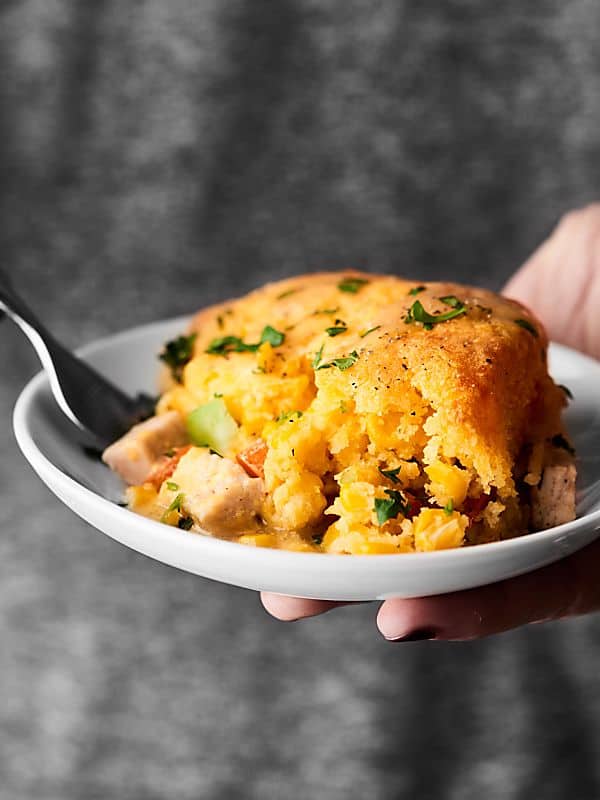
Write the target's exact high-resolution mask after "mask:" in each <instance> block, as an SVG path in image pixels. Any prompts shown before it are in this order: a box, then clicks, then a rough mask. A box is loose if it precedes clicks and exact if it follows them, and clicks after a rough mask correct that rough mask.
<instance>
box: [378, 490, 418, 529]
mask: <svg viewBox="0 0 600 800" xmlns="http://www.w3.org/2000/svg"><path fill="white" fill-rule="evenodd" d="M385 493H386V494H387V498H385V497H376V498H375V505H374V506H373V511H374V512H375V513H376V514H377V522H378V523H379V525H383V523H384V522H387V521H388V519H394V518H395V517H397V516H398V514H400V513H402V514H404V516H407V514H408V513H409V511H410V508H409V506H408V504H407V503H406V501H405V499H404V497H403V496H402V494H401V493H400V492H398V491H396V490H395V489H385Z"/></svg>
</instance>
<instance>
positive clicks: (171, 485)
mask: <svg viewBox="0 0 600 800" xmlns="http://www.w3.org/2000/svg"><path fill="white" fill-rule="evenodd" d="M167 489H169V491H171V492H176V491H177V489H179V484H178V483H175V481H167Z"/></svg>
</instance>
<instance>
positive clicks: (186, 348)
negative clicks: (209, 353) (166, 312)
mask: <svg viewBox="0 0 600 800" xmlns="http://www.w3.org/2000/svg"><path fill="white" fill-rule="evenodd" d="M197 335H198V334H196V333H191V334H190V335H189V336H178V337H177V338H176V339H171V341H170V342H167V343H166V344H165V346H164V348H163V350H162V352H161V353H160V354H159V356H158V357H159V358H160V360H161V361H164V362H165V364H166V365H167V366H168V367H169V369H170V370H171V375H172V376H173V377H174V378H175V380H176V381H177V382H178V383H181V378H182V374H183V368H184V367H185V365H186V364H187V363H188V361H189V360H190V359H191V357H192V356H193V354H194V342H195V341H196V336H197Z"/></svg>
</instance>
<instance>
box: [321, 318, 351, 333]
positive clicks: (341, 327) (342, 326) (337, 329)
mask: <svg viewBox="0 0 600 800" xmlns="http://www.w3.org/2000/svg"><path fill="white" fill-rule="evenodd" d="M347 330H348V326H347V325H346V323H345V322H344V321H343V320H341V319H336V321H335V325H333V326H332V327H331V328H325V333H326V334H328V335H329V336H339V335H340V333H346V331H347Z"/></svg>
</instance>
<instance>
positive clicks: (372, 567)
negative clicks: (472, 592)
mask: <svg viewBox="0 0 600 800" xmlns="http://www.w3.org/2000/svg"><path fill="white" fill-rule="evenodd" d="M186 322H187V320H186V319H185V318H180V319H175V320H169V321H165V322H157V323H154V324H152V325H147V326H144V327H141V328H136V329H134V330H131V331H126V332H125V333H121V334H119V335H117V336H112V337H110V338H107V339H103V340H101V341H99V342H96V343H95V344H92V345H90V346H88V347H86V348H84V349H83V350H82V351H81V352H82V355H84V356H85V357H86V359H87V360H88V361H89V362H90V363H91V364H93V365H94V366H95V367H96V368H97V369H98V370H100V371H101V372H103V373H104V374H105V375H107V376H108V377H109V378H110V379H111V380H113V381H114V382H115V383H116V384H118V385H119V386H122V387H123V388H124V389H125V390H128V391H130V392H131V393H135V392H137V391H146V392H153V391H155V384H154V381H155V376H156V373H157V368H158V363H157V360H156V353H157V352H158V351H159V350H160V348H161V346H162V344H163V343H164V342H165V341H166V340H168V339H171V338H173V336H175V335H178V334H179V333H180V332H181V331H182V330H183V329H184V327H185V325H186ZM551 370H552V373H553V375H554V377H555V378H556V380H557V381H558V382H559V383H564V384H566V385H567V386H569V388H570V389H571V390H572V392H573V394H574V397H575V399H574V401H573V402H572V403H571V406H570V408H569V410H568V412H567V423H568V427H569V430H570V432H571V434H572V437H573V439H574V442H575V446H576V447H577V452H578V456H579V463H578V468H579V479H578V486H579V501H578V515H579V516H578V519H577V520H576V521H575V522H572V523H569V524H567V525H561V526H560V527H557V528H553V529H552V530H549V531H545V532H543V533H533V534H529V535H528V536H523V537H520V538H518V539H512V540H509V541H505V542H498V543H494V544H483V545H477V546H475V547H468V548H464V549H457V550H443V551H438V552H433V553H415V554H405V555H381V556H339V555H327V554H321V553H294V552H286V551H283V550H269V549H265V548H254V547H248V546H247V545H240V544H235V543H232V542H227V541H222V540H220V539H212V538H210V537H206V536H201V535H197V534H193V533H188V532H186V531H182V530H179V529H178V528H172V527H168V526H166V525H162V524H160V523H159V522H154V521H152V520H149V519H146V518H144V517H141V516H139V515H138V514H134V513H133V512H131V511H128V510H127V509H125V508H121V507H120V506H119V505H117V502H118V500H119V499H120V498H121V495H122V491H123V487H122V485H121V483H120V481H119V480H118V479H117V478H116V477H115V476H114V475H113V474H112V473H111V472H110V471H109V470H108V469H107V468H106V467H104V466H103V465H102V464H101V463H99V462H98V461H96V460H93V459H90V458H89V457H88V456H86V455H85V453H84V452H83V450H82V448H81V446H80V444H79V443H78V440H77V434H76V432H75V430H74V428H73V427H72V426H71V423H69V422H68V420H67V419H66V418H65V417H64V416H63V414H62V413H61V412H60V411H59V410H58V408H57V406H56V405H55V403H54V400H53V398H52V396H51V394H50V389H49V385H48V381H47V379H46V377H45V375H44V374H43V373H40V374H39V375H37V376H36V377H35V378H33V379H32V380H31V381H30V383H29V384H28V385H27V386H26V387H25V389H24V390H23V392H22V393H21V396H20V397H19V399H18V401H17V404H16V406H15V412H14V428H15V433H16V437H17V441H18V443H19V446H20V448H21V450H22V451H23V453H24V455H25V457H26V458H27V460H28V461H29V463H30V464H31V465H32V467H33V468H34V470H35V471H36V472H37V474H38V475H39V476H40V478H41V479H42V480H43V481H44V483H46V484H47V485H48V486H49V487H50V489H51V490H52V491H53V492H54V493H55V494H56V495H57V496H58V497H59V498H60V499H61V500H62V501H63V502H64V503H65V504H66V505H67V506H69V508H71V509H72V510H73V511H75V513H76V514H79V516H80V517H83V519H85V520H87V521H88V522H89V523H90V524H91V525H93V526H94V527H96V528H98V529H99V530H101V531H103V532H104V533H107V534H108V535H109V536H112V538H113V539H116V540H117V541H119V542H121V543H122V544H125V545H127V546H128V547H131V548H133V549H134V550H137V551H139V552H140V553H144V554H145V555H147V556H150V557H151V558H155V559H157V560H158V561H162V562H164V563H165V564H170V565H171V566H174V567H179V568H180V569H183V570H187V571H188V572H193V573H196V574H197V575H203V576H205V577H207V578H213V579H214V580H218V581H224V582H226V583H231V584H234V585H235V586H243V587H247V588H250V589H264V590H268V591H271V592H278V593H281V594H290V595H295V596H298V597H313V598H324V599H331V600H373V599H383V598H386V597H415V596H423V595H430V594H438V593H441V592H450V591H455V590H458V589H466V588H470V587H473V586H480V585H482V584H486V583H491V582H493V581H498V580H501V579H503V578H508V577H511V576H514V575H519V574H521V573H524V572H528V571H530V570H532V569H535V568H537V567H541V566H543V565H544V564H549V563H551V562H552V561H556V560H558V559H559V558H562V557H563V556H565V555H567V554H569V553H572V552H574V551H575V550H578V549H579V548H581V547H583V546H584V545H586V544H588V543H589V542H591V541H592V540H593V539H595V538H596V537H597V536H598V535H600V364H599V363H597V362H595V361H593V360H592V359H589V358H587V357H585V356H583V355H581V354H579V353H576V352H574V351H572V350H568V349H567V348H564V347H560V346H558V345H553V346H552V348H551Z"/></svg>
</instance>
